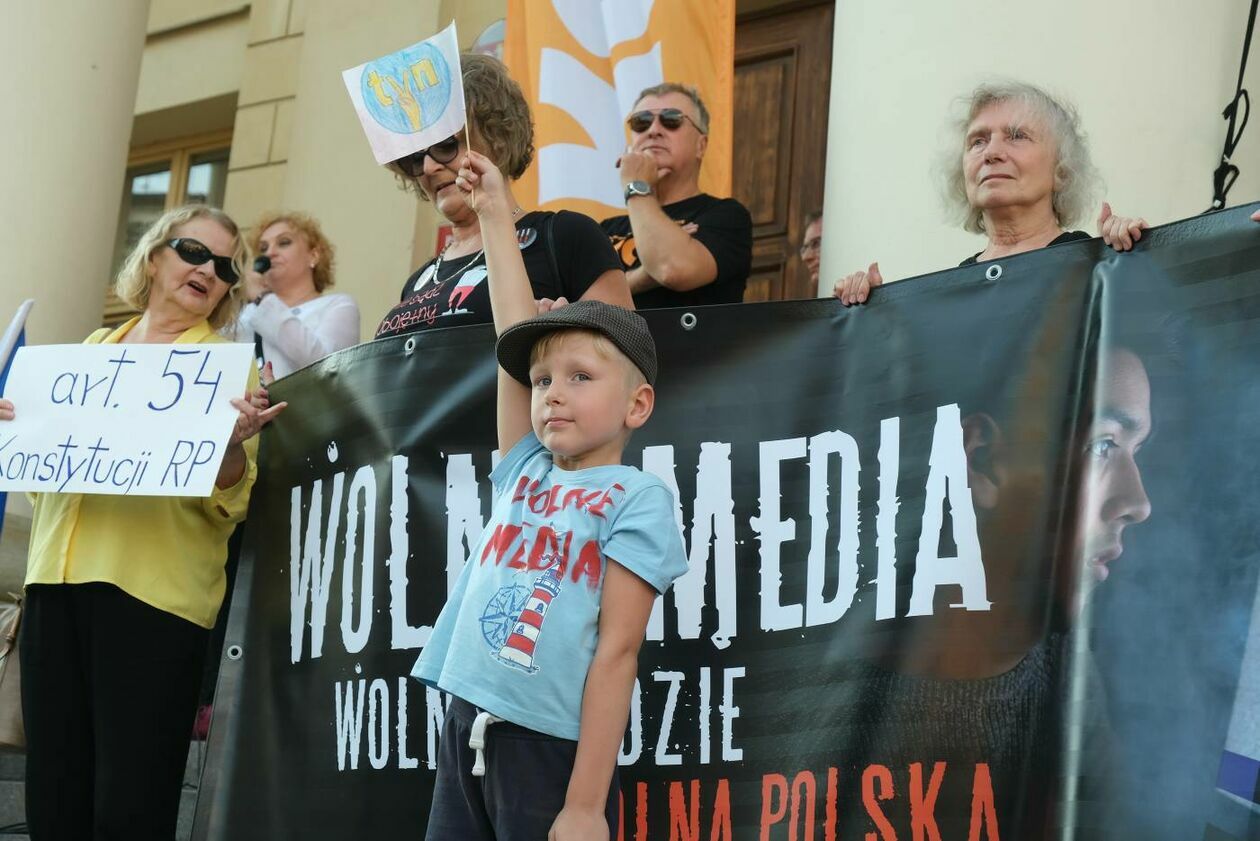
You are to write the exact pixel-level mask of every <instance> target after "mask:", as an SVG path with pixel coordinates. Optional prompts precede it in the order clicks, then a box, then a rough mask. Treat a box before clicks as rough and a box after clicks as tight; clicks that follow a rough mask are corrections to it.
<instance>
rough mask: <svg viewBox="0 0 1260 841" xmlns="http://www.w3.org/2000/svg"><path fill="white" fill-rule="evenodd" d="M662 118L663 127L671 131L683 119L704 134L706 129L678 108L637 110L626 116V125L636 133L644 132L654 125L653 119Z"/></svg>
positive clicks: (677, 126)
mask: <svg viewBox="0 0 1260 841" xmlns="http://www.w3.org/2000/svg"><path fill="white" fill-rule="evenodd" d="M658 119H659V120H660V121H661V127H662V128H665V129H668V130H670V131H677V130H678V128H679V127H680V126H682V124H683V120H686V121H687V122H689V123H691V124H692V125H693V126H695V127H696V131H698V132H700V133H701V134H704V129H702V128H700V126H699V124H698V123H696V121H695V120H693V119H691V118H690V117H688V116H687V115H686V114H684V113H683V112H682V111H679V110H678V109H677V108H659V109H657V110H656V111H635V112H634V113H633V114H631V115H630V116H629V117H627V118H626V125H628V126H630V130H631V131H632V132H634V133H635V134H642V133H643V132H645V131H647V130H648V129H650V128H651V127H652V121H653V120H658Z"/></svg>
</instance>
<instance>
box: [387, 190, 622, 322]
mask: <svg viewBox="0 0 1260 841" xmlns="http://www.w3.org/2000/svg"><path fill="white" fill-rule="evenodd" d="M549 228H550V234H551V240H552V243H551V244H552V248H550V249H549V248H548V247H547V236H548V229H549ZM516 239H517V242H519V243H520V246H521V257H522V258H523V259H524V260H525V272H526V273H527V274H528V275H529V282H530V285H531V286H532V287H533V288H534V297H535V298H559V297H561V296H563V297H565V298H568V299H569V300H570V301H576V300H578V299H579V298H581V297H582V296H583V295H584V294H586V290H587V289H589V288H590V286H591V284H593V283H594V282H595V281H596V280H598V279H599V277H600V275H602V274H604V272H607V271H610V270H612V269H619V268H621V261H620V260H618V259H617V255H616V253H615V252H614V251H613V249H612V246H611V244H610V243H609V242H608V237H607V236H606V235H605V234H604V233H603V232H602V231H601V230H600V228H599V226H598V225H597V224H595V220H594V219H591V218H590V217H589V216H584V215H582V214H581V213H572V212H570V211H567V210H562V211H560V212H559V213H550V212H547V211H535V212H533V213H526V214H525V215H524V216H522V217H521V218H520V219H519V220H518V221H517V223H516ZM436 264H437V259H436V258H434V259H433V260H430V261H429V262H427V263H425V264H424V265H423V266H421V267H420V268H418V269H416V271H415V273H413V274H412V275H411V277H409V278H407V283H406V284H404V286H403V289H402V295H401V296H400V298H401V300H399V302H398V305H397V306H395V307H394V308H393V309H392V310H390V311H389V313H388V314H387V315H386V316H385V318H384V320H383V321H381V324H380V326H379V327H377V328H376V337H375V338H378V339H382V338H385V337H387V336H397V335H400V334H402V333H414V332H416V331H418V330H428V329H429V328H430V327H455V326H458V325H463V324H489V323H490V322H492V321H494V314H493V313H492V312H491V311H490V289H489V287H487V286H486V259H485V257H484V256H483V255H480V254H469V255H467V256H465V257H456V258H454V259H451V260H443V261H442V263H441V267H440V268H439V269H438V270H437V271H436V272H435V271H434V268H435V266H436ZM434 274H437V275H438V276H437V277H434Z"/></svg>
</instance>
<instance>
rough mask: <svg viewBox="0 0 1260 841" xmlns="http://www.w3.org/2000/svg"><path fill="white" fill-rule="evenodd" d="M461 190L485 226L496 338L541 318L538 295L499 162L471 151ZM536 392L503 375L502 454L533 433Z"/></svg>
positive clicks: (461, 176) (499, 417)
mask: <svg viewBox="0 0 1260 841" xmlns="http://www.w3.org/2000/svg"><path fill="white" fill-rule="evenodd" d="M455 184H456V186H457V187H458V188H459V190H460V191H461V193H462V194H463V196H464V200H465V201H466V202H468V206H469V207H471V208H472V209H473V211H474V212H475V213H476V214H477V218H478V220H479V221H480V223H481V243H482V246H483V247H484V248H485V254H486V273H487V275H488V277H487V278H486V281H487V283H489V285H490V308H491V309H492V310H493V311H494V332H495V335H502V333H503V331H504V330H506V329H508V328H509V327H511V326H512V325H513V324H517V323H519V322H521V321H524V320H526V319H527V318H532V317H533V316H535V315H537V314H538V310H537V307H536V305H535V304H534V291H533V287H531V286H530V283H529V275H528V274H526V273H525V261H524V260H523V259H521V249H520V246H519V245H518V244H517V241H516V226H515V224H514V223H513V215H514V211H515V210H516V208H514V207H512V203H511V200H510V199H509V197H508V191H507V185H506V184H505V183H504V181H503V175H502V173H500V172H499V169H498V167H496V166H495V165H494V162H493V161H491V160H490V159H489V158H487V157H486V156H485V155H482V154H480V153H479V152H474V151H472V150H469V152H468V154H467V155H466V156H465V157H464V159H463V160H462V161H461V162H460V169H459V175H458V177H457V178H456V180H455ZM529 400H530V390H529V388H527V387H526V386H524V385H522V384H521V383H519V382H517V381H516V380H514V379H512V377H510V376H509V375H508V374H507V372H506V371H504V370H503V369H502V368H500V369H499V386H498V401H497V406H498V411H497V421H498V423H497V426H498V430H499V453H500V454H502V455H507V452H508V450H510V449H512V447H514V446H515V445H516V443H517V442H518V441H520V440H521V438H523V437H524V436H525V433H527V432H529V430H530V419H529Z"/></svg>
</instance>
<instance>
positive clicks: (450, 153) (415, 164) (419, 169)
mask: <svg viewBox="0 0 1260 841" xmlns="http://www.w3.org/2000/svg"><path fill="white" fill-rule="evenodd" d="M458 154H459V135H454V134H453V135H451V136H450V137H448V138H446V139H445V140H443V141H442V142H441V143H434V144H433V145H432V146H430V147H429V148H428V149H421V150H419V151H417V152H412V153H411V154H410V155H408V156H407V157H405V158H399V159H398V160H396V161H395V162H394V163H396V164H398V168H399V169H401V170H402V171H403V174H405V175H406V176H407V177H408V178H419V177H420V176H421V175H422V174H423V173H424V156H425V155H428V156H429V157H430V158H433V160H435V161H437V162H438V163H440V164H449V163H450V162H451V161H453V160H455V156H456V155H458Z"/></svg>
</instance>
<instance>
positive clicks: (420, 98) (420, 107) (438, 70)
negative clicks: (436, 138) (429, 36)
mask: <svg viewBox="0 0 1260 841" xmlns="http://www.w3.org/2000/svg"><path fill="white" fill-rule="evenodd" d="M359 85H360V87H361V93H362V96H363V102H364V104H365V105H366V106H367V110H368V113H369V114H371V115H372V117H373V119H375V120H376V121H377V122H378V123H380V124H381V125H382V126H384V127H385V128H387V129H389V130H390V131H392V132H395V133H397V134H414V133H416V132H418V131H420V130H421V129H424V128H425V127H427V126H430V125H432V124H433V123H434V122H436V121H437V119H438V118H439V117H441V116H442V113H443V112H444V111H446V106H447V104H448V103H449V102H450V101H451V69H450V66H449V65H447V63H446V59H445V58H443V57H442V53H441V52H440V51H439V50H437V49H435V48H434V47H433V46H432V45H430V44H416V45H415V46H412V47H408V48H407V49H405V50H401V51H399V52H396V53H393V54H392V55H387V56H385V57H384V58H378V59H377V60H376V61H372V62H368V65H367V66H366V67H364V68H363V77H362V80H361V81H360V82H359Z"/></svg>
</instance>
